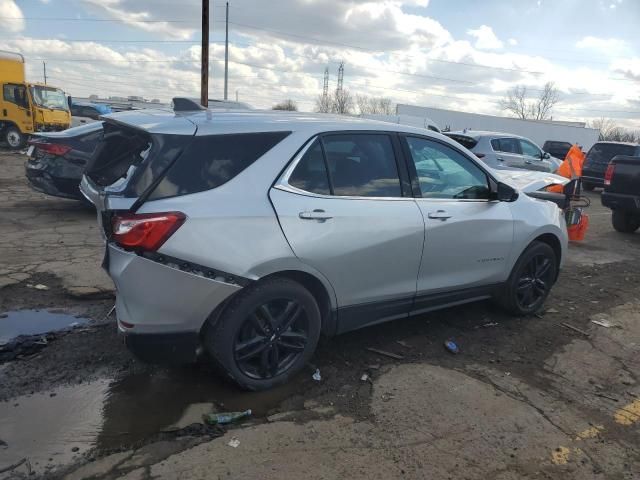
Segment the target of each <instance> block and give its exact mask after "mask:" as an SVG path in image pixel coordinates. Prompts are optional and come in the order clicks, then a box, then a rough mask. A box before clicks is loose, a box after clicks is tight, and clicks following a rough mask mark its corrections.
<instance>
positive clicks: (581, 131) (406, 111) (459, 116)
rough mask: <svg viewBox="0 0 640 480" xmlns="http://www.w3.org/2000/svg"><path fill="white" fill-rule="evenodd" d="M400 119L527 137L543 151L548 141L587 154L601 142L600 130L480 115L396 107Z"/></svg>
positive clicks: (405, 106)
mask: <svg viewBox="0 0 640 480" xmlns="http://www.w3.org/2000/svg"><path fill="white" fill-rule="evenodd" d="M397 114H398V116H400V117H403V116H405V115H406V116H410V117H422V118H427V119H430V120H432V121H433V122H435V123H436V125H438V127H439V128H440V129H441V130H444V129H445V128H447V127H449V128H450V129H451V130H452V131H456V130H464V129H465V128H466V129H471V130H486V131H490V132H502V133H510V134H513V135H521V136H523V137H527V138H529V139H531V140H533V141H534V142H535V143H537V144H538V145H539V146H541V147H542V145H543V144H544V142H546V141H547V140H557V141H562V142H571V143H578V144H579V145H582V148H583V149H585V150H587V149H589V148H591V146H592V145H593V144H594V143H595V142H597V141H598V134H599V132H598V130H596V129H593V128H584V127H580V126H574V125H567V124H566V123H556V122H546V121H542V122H540V121H535V120H520V119H517V118H508V117H496V116H492V115H480V114H477V113H467V112H456V111H453V110H443V109H440V108H429V107H419V106H415V105H402V104H399V105H398V106H397Z"/></svg>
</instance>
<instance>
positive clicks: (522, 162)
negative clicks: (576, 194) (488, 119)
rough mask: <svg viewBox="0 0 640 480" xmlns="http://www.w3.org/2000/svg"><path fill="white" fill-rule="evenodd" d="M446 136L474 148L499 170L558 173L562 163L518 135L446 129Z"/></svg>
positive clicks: (472, 149) (473, 150)
mask: <svg viewBox="0 0 640 480" xmlns="http://www.w3.org/2000/svg"><path fill="white" fill-rule="evenodd" d="M445 135H446V136H448V137H449V138H452V139H453V140H455V141H456V142H458V143H460V144H461V145H463V146H464V147H465V148H468V149H469V150H471V151H472V152H473V153H474V154H475V156H476V157H478V158H480V159H482V161H483V162H484V163H486V164H487V165H488V166H490V167H491V168H495V169H502V168H521V169H524V170H535V171H539V172H555V171H556V170H557V169H558V167H559V166H560V164H561V163H562V162H561V160H559V159H557V158H554V157H552V156H551V155H550V154H548V153H547V152H544V151H543V150H542V149H541V148H540V147H539V146H538V145H536V144H535V143H534V142H532V141H531V140H529V139H528V138H524V137H519V136H518V135H511V134H509V133H497V132H482V131H476V130H464V131H462V132H446V133H445Z"/></svg>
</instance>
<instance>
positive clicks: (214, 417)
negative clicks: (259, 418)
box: [202, 409, 251, 425]
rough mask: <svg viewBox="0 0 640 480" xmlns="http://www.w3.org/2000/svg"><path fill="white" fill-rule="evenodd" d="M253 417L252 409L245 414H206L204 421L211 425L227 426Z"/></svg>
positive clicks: (203, 417)
mask: <svg viewBox="0 0 640 480" xmlns="http://www.w3.org/2000/svg"><path fill="white" fill-rule="evenodd" d="M250 416H251V409H249V410H245V411H244V412H222V413H205V414H204V415H203V416H202V419H203V420H204V422H205V423H208V424H209V425H225V424H227V423H233V422H237V421H238V420H242V419H243V418H246V417H250Z"/></svg>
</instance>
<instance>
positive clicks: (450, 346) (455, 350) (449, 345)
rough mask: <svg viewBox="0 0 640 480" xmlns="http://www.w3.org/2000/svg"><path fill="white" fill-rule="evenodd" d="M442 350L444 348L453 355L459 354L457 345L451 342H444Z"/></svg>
mask: <svg viewBox="0 0 640 480" xmlns="http://www.w3.org/2000/svg"><path fill="white" fill-rule="evenodd" d="M444 348H446V349H447V350H449V351H450V352H451V353H453V354H458V353H460V349H459V348H458V345H456V343H455V342H454V341H453V340H447V341H446V342H444Z"/></svg>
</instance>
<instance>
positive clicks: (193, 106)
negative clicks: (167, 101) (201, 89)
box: [171, 97, 206, 112]
mask: <svg viewBox="0 0 640 480" xmlns="http://www.w3.org/2000/svg"><path fill="white" fill-rule="evenodd" d="M171 104H172V105H173V111H174V112H194V111H196V110H206V107H203V106H202V105H200V104H199V103H198V102H197V101H195V100H194V99H192V98H187V97H173V99H172V100H171Z"/></svg>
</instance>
